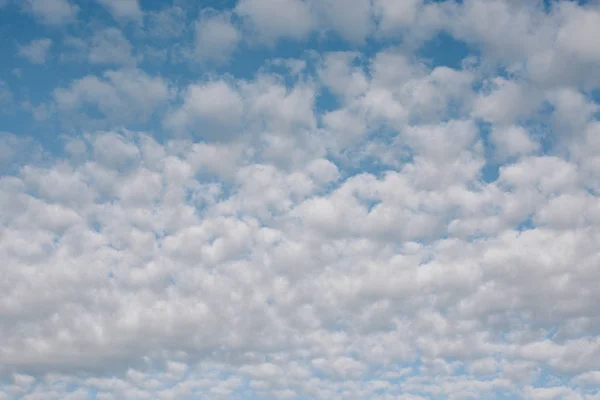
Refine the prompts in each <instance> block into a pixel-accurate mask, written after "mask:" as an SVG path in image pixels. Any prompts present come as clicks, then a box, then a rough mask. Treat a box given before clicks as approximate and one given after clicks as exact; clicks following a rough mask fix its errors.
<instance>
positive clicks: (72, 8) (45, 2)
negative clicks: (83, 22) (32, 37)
mask: <svg viewBox="0 0 600 400" xmlns="http://www.w3.org/2000/svg"><path fill="white" fill-rule="evenodd" d="M23 9H24V10H25V11H26V12H28V13H29V14H31V15H33V16H34V17H35V18H36V19H37V20H38V21H40V22H41V23H43V24H46V25H64V24H67V23H70V22H73V21H74V20H75V18H76V16H77V14H78V13H79V7H78V6H76V5H75V4H72V3H71V2H70V1H69V0H25V1H24V2H23Z"/></svg>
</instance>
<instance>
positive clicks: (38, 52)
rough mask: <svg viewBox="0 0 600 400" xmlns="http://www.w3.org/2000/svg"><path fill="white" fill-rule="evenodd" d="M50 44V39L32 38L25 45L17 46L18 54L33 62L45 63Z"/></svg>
mask: <svg viewBox="0 0 600 400" xmlns="http://www.w3.org/2000/svg"><path fill="white" fill-rule="evenodd" d="M51 46H52V39H48V38H44V39H37V40H32V41H31V42H29V43H28V44H27V45H25V46H19V56H21V57H24V58H26V59H28V60H29V62H31V63H33V64H45V63H46V58H47V57H48V52H49V51H50V47H51Z"/></svg>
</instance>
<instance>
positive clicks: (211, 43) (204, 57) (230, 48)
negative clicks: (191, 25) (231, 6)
mask: <svg viewBox="0 0 600 400" xmlns="http://www.w3.org/2000/svg"><path fill="white" fill-rule="evenodd" d="M240 39H241V37H240V33H239V32H238V31H237V28H236V27H235V26H234V25H233V24H232V23H231V21H230V16H229V15H227V14H217V15H210V14H207V15H203V16H202V17H201V18H200V20H199V21H198V22H196V41H195V56H196V58H197V59H198V60H200V61H213V62H216V63H224V62H226V61H229V58H230V57H231V55H232V54H233V52H234V51H235V50H236V47H237V45H238V42H239V41H240Z"/></svg>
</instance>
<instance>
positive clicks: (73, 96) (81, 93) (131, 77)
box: [53, 69, 169, 121]
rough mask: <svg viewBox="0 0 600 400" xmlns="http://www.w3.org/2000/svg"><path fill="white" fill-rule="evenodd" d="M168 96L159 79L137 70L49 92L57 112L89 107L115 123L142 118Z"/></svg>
mask: <svg viewBox="0 0 600 400" xmlns="http://www.w3.org/2000/svg"><path fill="white" fill-rule="evenodd" d="M168 96H169V88H168V86H167V84H166V83H165V81H164V80H163V79H162V78H159V77H152V76H149V75H147V74H146V73H144V72H143V71H141V70H137V69H123V70H114V71H107V72H105V73H104V74H103V76H102V77H101V78H99V77H97V76H93V75H88V76H85V77H83V78H81V79H78V80H75V81H73V82H72V83H71V84H70V85H69V87H66V88H58V89H55V90H54V92H53V99H54V102H55V103H56V105H57V107H58V109H59V110H61V111H64V112H71V111H77V110H80V109H81V108H82V107H85V106H92V107H96V108H97V109H98V111H100V112H101V113H102V114H103V115H104V116H105V117H106V118H109V119H114V120H115V121H134V120H138V119H140V118H142V119H143V118H146V117H148V116H149V115H150V114H151V113H152V112H153V111H154V109H155V108H156V107H157V106H158V105H159V104H161V103H163V102H164V101H166V100H167V98H168Z"/></svg>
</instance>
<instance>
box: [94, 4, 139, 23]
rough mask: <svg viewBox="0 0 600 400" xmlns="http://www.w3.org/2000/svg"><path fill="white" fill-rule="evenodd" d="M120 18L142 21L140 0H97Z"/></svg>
mask: <svg viewBox="0 0 600 400" xmlns="http://www.w3.org/2000/svg"><path fill="white" fill-rule="evenodd" d="M97 1H98V3H100V4H101V5H102V6H104V7H105V8H106V9H107V10H108V12H110V13H111V14H112V16H113V17H115V18H116V19H118V20H127V19H132V20H136V21H141V19H142V16H143V12H142V9H141V8H140V3H139V0H97Z"/></svg>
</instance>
